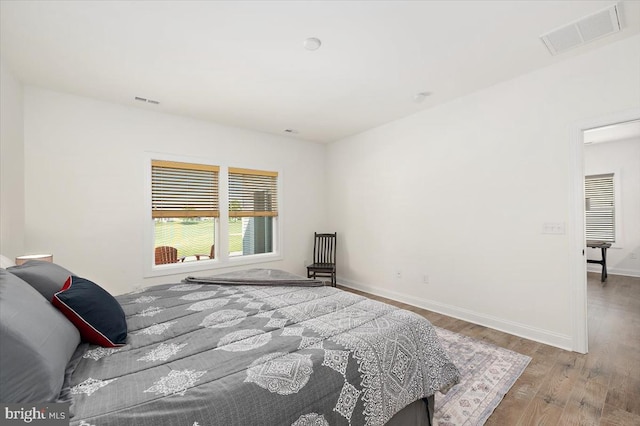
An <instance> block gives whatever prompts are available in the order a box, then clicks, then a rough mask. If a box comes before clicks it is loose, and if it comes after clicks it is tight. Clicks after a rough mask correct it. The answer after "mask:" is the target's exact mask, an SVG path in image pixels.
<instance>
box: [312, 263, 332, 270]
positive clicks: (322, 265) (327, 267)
mask: <svg viewBox="0 0 640 426" xmlns="http://www.w3.org/2000/svg"><path fill="white" fill-rule="evenodd" d="M307 268H308V269H314V270H316V271H320V270H326V271H333V270H334V269H336V265H335V264H333V263H313V264H311V265H309V266H307Z"/></svg>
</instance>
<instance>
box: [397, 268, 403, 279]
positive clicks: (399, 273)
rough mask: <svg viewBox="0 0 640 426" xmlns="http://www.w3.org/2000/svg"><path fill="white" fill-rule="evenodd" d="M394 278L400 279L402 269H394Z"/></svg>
mask: <svg viewBox="0 0 640 426" xmlns="http://www.w3.org/2000/svg"><path fill="white" fill-rule="evenodd" d="M396 278H397V279H401V278H402V271H401V270H399V269H398V270H396Z"/></svg>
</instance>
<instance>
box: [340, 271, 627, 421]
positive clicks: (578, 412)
mask: <svg viewBox="0 0 640 426" xmlns="http://www.w3.org/2000/svg"><path fill="white" fill-rule="evenodd" d="M587 285H588V301H589V305H588V312H589V353H588V354H586V355H582V354H578V353H575V352H568V351H564V350H562V349H557V348H555V347H552V346H548V345H544V344H542V343H537V342H533V341H531V340H526V339H522V338H520V337H516V336H512V335H510V334H506V333H502V332H500V331H496V330H492V329H489V328H487V327H483V326H479V325H475V324H471V323H468V322H465V321H461V320H458V319H455V318H451V317H447V316H444V315H440V314H437V313H434V312H430V311H426V310H424V309H420V308H416V307H414V306H410V305H405V304H403V303H399V302H395V301H391V300H388V299H384V298H382V297H377V296H372V295H369V294H367V296H368V297H370V298H372V299H377V300H382V301H384V302H387V303H390V304H392V305H396V306H399V307H402V308H403V309H407V310H410V311H414V312H416V313H418V314H420V315H423V316H424V317H426V318H427V319H428V320H429V321H431V323H432V324H434V325H436V326H438V327H442V328H446V329H448V330H451V331H455V332H457V333H461V334H464V335H467V336H470V337H473V338H476V339H481V340H485V341H487V342H491V343H493V344H495V345H498V346H502V347H505V348H508V349H511V350H514V351H516V352H519V353H521V354H525V355H528V356H530V357H531V358H532V359H531V362H530V363H529V365H528V366H527V368H526V369H525V371H524V372H523V373H522V375H521V376H520V378H519V379H518V380H517V381H516V383H515V384H514V385H513V387H512V388H511V390H510V391H509V392H508V393H507V395H506V396H505V397H504V399H503V400H502V402H501V403H500V405H499V406H498V407H497V408H496V410H495V411H494V413H493V414H492V415H491V417H489V420H488V421H487V422H486V423H485V424H486V425H495V426H511V425H513V426H525V425H527V426H528V425H563V426H564V425H602V426H613V425H617V426H632V425H634V426H638V425H640V278H632V277H623V276H619V275H609V278H608V282H607V283H606V285H605V286H604V287H603V286H602V285H601V283H600V274H592V273H589V274H588V284H587ZM345 290H349V291H353V292H354V293H360V292H358V291H354V290H350V289H346V288H345Z"/></svg>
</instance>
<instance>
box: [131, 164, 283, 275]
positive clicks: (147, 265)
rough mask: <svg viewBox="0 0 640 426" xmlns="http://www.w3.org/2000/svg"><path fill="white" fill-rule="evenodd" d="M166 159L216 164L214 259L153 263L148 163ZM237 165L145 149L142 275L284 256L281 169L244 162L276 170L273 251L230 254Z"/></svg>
mask: <svg viewBox="0 0 640 426" xmlns="http://www.w3.org/2000/svg"><path fill="white" fill-rule="evenodd" d="M154 160H155V161H168V162H179V163H193V164H203V165H208V166H217V167H218V168H219V169H218V185H219V188H218V206H219V215H218V217H216V218H215V224H214V226H215V240H214V244H215V245H216V257H215V259H205V260H200V261H194V262H184V263H181V262H178V263H172V264H164V265H155V261H154V247H155V241H154V240H155V234H154V219H153V217H152V214H151V204H152V197H151V183H152V176H151V166H152V162H153V161H154ZM234 168H238V167H236V164H235V163H234V165H229V164H227V163H224V162H222V161H218V162H214V161H211V160H210V159H207V158H203V157H194V156H181V155H175V154H166V153H157V152H147V153H146V156H145V160H144V170H145V179H144V194H145V201H144V216H143V217H144V220H143V240H144V241H143V247H144V255H143V257H142V258H143V262H144V275H143V276H144V277H145V278H151V277H160V276H166V275H178V274H186V273H191V272H198V271H205V270H214V269H221V268H230V267H235V266H243V265H252V264H259V263H266V262H274V261H278V260H282V259H283V244H282V241H283V226H282V223H283V220H282V217H283V208H282V206H283V205H284V204H283V192H284V190H283V184H282V182H283V179H282V175H283V173H282V171H281V170H279V169H278V168H274V167H270V166H269V165H263V164H262V165H256V164H246V165H245V164H243V168H246V169H254V170H263V171H273V172H274V173H277V181H276V185H277V203H278V214H277V216H274V217H273V219H274V221H273V227H274V230H273V246H272V248H273V251H272V252H270V253H259V254H252V255H243V256H229V217H230V216H229V200H228V190H229V186H228V185H229V179H228V178H229V169H234Z"/></svg>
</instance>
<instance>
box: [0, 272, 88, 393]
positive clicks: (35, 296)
mask: <svg viewBox="0 0 640 426" xmlns="http://www.w3.org/2000/svg"><path fill="white" fill-rule="evenodd" d="M43 263H44V262H43ZM79 343H80V333H78V330H77V329H76V328H75V327H74V325H73V324H71V322H69V320H67V319H66V318H65V317H64V315H62V314H61V313H60V312H58V310H56V308H54V307H53V306H52V305H51V303H49V302H48V301H46V300H45V299H44V298H43V297H42V296H41V295H40V294H39V293H38V292H37V291H36V290H34V289H33V288H32V287H31V286H30V285H29V284H27V283H26V282H24V281H23V280H21V279H20V278H18V277H16V276H15V275H12V274H11V273H9V272H6V271H5V270H1V269H0V401H2V402H4V403H27V402H29V403H41V402H54V401H55V400H56V398H57V397H58V395H59V394H60V389H62V384H63V381H64V373H65V367H66V366H67V363H68V362H69V360H70V359H71V356H72V355H73V352H74V351H75V349H76V347H77V346H78V344H79Z"/></svg>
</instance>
